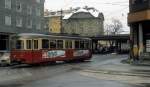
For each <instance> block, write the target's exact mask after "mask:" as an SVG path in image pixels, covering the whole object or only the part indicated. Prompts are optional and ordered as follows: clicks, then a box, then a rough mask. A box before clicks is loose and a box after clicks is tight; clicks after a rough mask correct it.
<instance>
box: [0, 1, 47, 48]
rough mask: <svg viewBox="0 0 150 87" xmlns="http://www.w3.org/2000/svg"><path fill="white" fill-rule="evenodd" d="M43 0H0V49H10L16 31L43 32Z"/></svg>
mask: <svg viewBox="0 0 150 87" xmlns="http://www.w3.org/2000/svg"><path fill="white" fill-rule="evenodd" d="M44 2H45V0H0V20H1V21H0V43H1V45H0V51H5V50H10V39H9V38H10V36H11V35H12V34H16V33H44V32H45V31H44V30H43V27H44V26H43V15H44Z"/></svg>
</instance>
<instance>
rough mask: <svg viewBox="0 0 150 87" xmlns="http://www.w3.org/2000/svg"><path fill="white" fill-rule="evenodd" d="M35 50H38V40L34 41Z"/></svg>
mask: <svg viewBox="0 0 150 87" xmlns="http://www.w3.org/2000/svg"><path fill="white" fill-rule="evenodd" d="M34 49H38V40H34Z"/></svg>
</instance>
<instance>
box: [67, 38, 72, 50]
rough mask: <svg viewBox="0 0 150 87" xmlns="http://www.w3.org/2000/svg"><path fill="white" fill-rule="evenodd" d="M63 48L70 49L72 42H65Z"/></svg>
mask: <svg viewBox="0 0 150 87" xmlns="http://www.w3.org/2000/svg"><path fill="white" fill-rule="evenodd" d="M65 48H72V41H71V40H66V41H65Z"/></svg>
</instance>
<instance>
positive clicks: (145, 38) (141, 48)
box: [128, 0, 150, 60]
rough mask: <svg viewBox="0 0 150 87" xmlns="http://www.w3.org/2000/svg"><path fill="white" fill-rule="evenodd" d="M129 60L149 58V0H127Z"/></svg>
mask: <svg viewBox="0 0 150 87" xmlns="http://www.w3.org/2000/svg"><path fill="white" fill-rule="evenodd" d="M129 3H130V12H129V14H128V24H129V26H130V31H131V36H130V41H131V58H133V59H135V60H136V59H137V60H139V59H141V58H150V0H129Z"/></svg>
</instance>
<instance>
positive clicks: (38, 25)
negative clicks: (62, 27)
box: [36, 22, 41, 30]
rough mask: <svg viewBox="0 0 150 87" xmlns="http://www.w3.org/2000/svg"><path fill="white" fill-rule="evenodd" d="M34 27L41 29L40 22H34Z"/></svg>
mask: <svg viewBox="0 0 150 87" xmlns="http://www.w3.org/2000/svg"><path fill="white" fill-rule="evenodd" d="M36 29H38V30H40V29H41V23H40V22H38V23H37V24H36Z"/></svg>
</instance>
